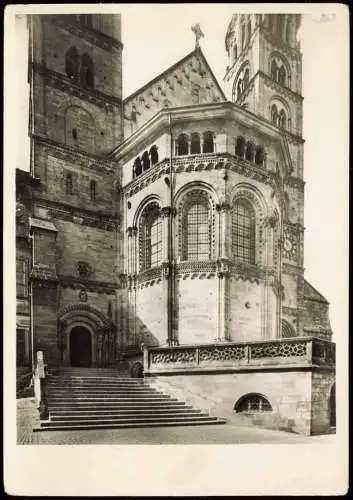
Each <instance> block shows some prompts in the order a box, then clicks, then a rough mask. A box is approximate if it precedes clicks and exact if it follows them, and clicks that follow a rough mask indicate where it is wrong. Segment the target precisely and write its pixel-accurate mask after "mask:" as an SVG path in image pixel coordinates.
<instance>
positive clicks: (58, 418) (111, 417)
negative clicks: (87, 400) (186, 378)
mask: <svg viewBox="0 0 353 500" xmlns="http://www.w3.org/2000/svg"><path fill="white" fill-rule="evenodd" d="M190 416H194V417H197V418H198V417H207V416H208V415H206V413H202V412H194V413H191V414H190V413H189V412H183V413H158V414H155V413H146V414H141V415H140V414H138V415H136V414H134V413H131V412H130V413H127V414H119V413H116V414H115V413H114V414H110V413H107V414H102V415H94V414H93V415H92V414H90V413H87V414H84V415H75V414H71V413H70V414H68V415H50V421H51V422H73V421H75V422H82V421H91V420H94V421H97V420H99V421H102V422H105V421H115V420H119V421H124V422H126V421H127V420H128V421H131V422H137V421H141V420H146V421H155V420H161V419H162V420H164V419H167V420H168V419H171V418H173V419H174V418H175V419H180V418H189V417H190Z"/></svg>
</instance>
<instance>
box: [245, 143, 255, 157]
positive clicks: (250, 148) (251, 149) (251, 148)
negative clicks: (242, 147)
mask: <svg viewBox="0 0 353 500" xmlns="http://www.w3.org/2000/svg"><path fill="white" fill-rule="evenodd" d="M254 157H255V145H254V144H253V143H252V142H251V141H249V142H247V144H246V151H245V158H246V159H247V160H248V161H251V162H253V161H254Z"/></svg>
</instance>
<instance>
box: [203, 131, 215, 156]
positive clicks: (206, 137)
mask: <svg viewBox="0 0 353 500" xmlns="http://www.w3.org/2000/svg"><path fill="white" fill-rule="evenodd" d="M203 152H204V153H213V152H214V143H213V132H205V133H204V134H203Z"/></svg>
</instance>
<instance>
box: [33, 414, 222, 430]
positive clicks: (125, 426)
mask: <svg viewBox="0 0 353 500" xmlns="http://www.w3.org/2000/svg"><path fill="white" fill-rule="evenodd" d="M225 423H226V420H225V419H221V418H218V419H216V420H214V419H213V418H212V417H209V418H207V419H204V420H199V419H190V420H185V419H184V420H183V421H181V422H180V421H176V420H170V421H169V422H167V421H163V422H138V423H137V422H134V423H131V422H130V423H122V422H113V423H101V422H95V423H93V422H90V423H88V424H77V423H75V424H67V423H61V424H60V425H58V424H57V423H55V422H53V423H52V425H47V424H46V423H44V422H42V423H41V426H40V427H36V428H34V429H33V430H34V431H35V432H38V431H71V430H72V431H78V430H96V429H129V428H132V429H133V428H139V427H179V426H190V425H221V424H225Z"/></svg>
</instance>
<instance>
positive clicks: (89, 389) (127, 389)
mask: <svg viewBox="0 0 353 500" xmlns="http://www.w3.org/2000/svg"><path fill="white" fill-rule="evenodd" d="M49 390H50V392H51V393H61V392H64V393H66V394H74V393H76V392H89V393H93V392H98V393H105V392H107V393H111V392H116V393H121V394H125V393H131V394H141V393H143V392H146V393H147V392H148V393H149V394H152V393H154V394H157V393H160V391H157V390H156V389H152V388H151V387H148V386H142V387H114V386H112V387H107V386H106V387H90V386H87V387H85V386H83V387H77V386H75V387H70V386H68V387H57V386H54V387H50V386H49Z"/></svg>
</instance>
